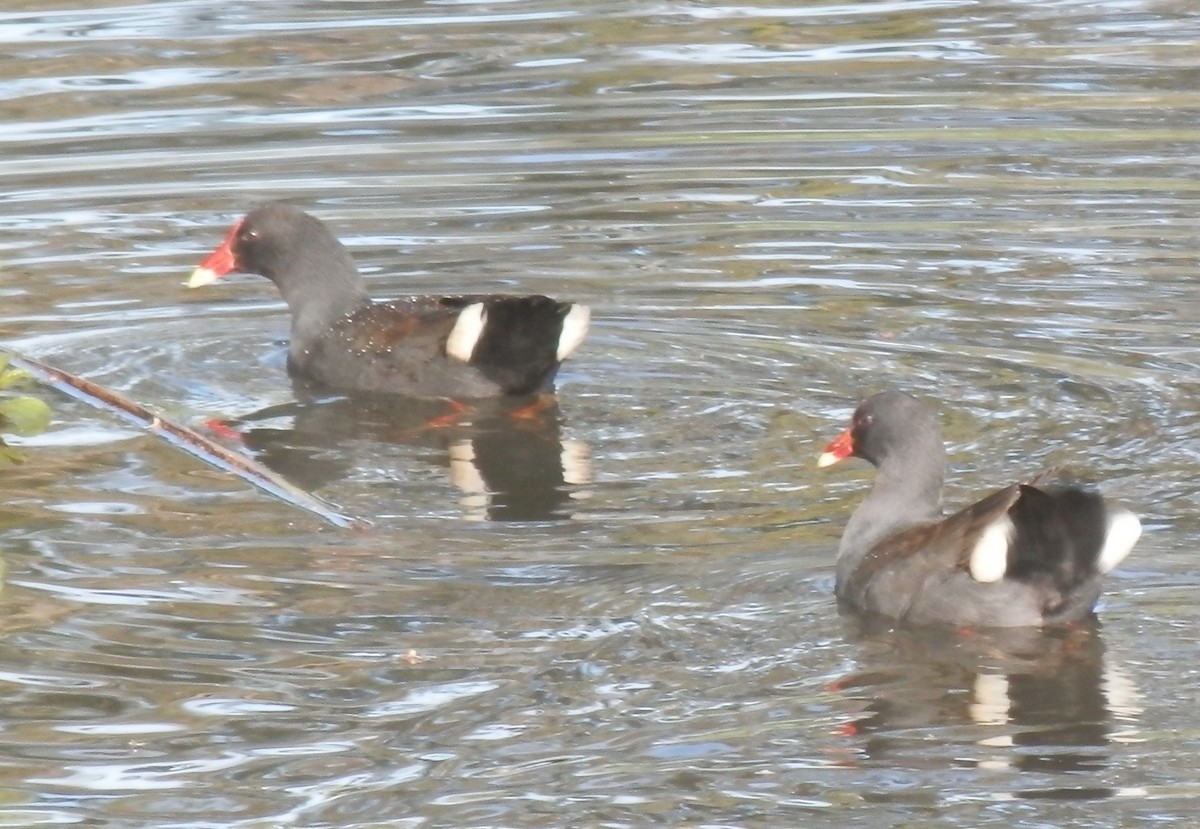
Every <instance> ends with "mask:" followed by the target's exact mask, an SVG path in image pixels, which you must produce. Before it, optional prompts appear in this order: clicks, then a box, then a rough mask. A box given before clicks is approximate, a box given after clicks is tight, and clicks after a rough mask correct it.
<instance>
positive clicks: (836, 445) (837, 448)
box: [817, 429, 854, 466]
mask: <svg viewBox="0 0 1200 829" xmlns="http://www.w3.org/2000/svg"><path fill="white" fill-rule="evenodd" d="M853 454H854V436H853V435H852V434H851V433H850V430H849V429H847V430H846V431H844V432H842V433H841V434H840V435H838V436H837V437H835V438H834V439H833V440H831V441H830V442H829V445H828V446H826V447H825V451H824V452H822V453H821V457H819V458H817V466H832V465H833V464H835V463H837V462H838V461H844V460H846V458H848V457H850V456H851V455H853Z"/></svg>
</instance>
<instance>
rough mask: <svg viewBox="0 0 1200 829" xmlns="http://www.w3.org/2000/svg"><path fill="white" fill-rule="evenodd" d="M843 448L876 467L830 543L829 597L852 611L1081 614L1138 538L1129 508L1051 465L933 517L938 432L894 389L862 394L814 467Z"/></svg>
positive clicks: (956, 616)
mask: <svg viewBox="0 0 1200 829" xmlns="http://www.w3.org/2000/svg"><path fill="white" fill-rule="evenodd" d="M852 455H853V456H855V457H859V458H862V459H863V460H866V461H868V462H870V463H871V464H873V465H874V466H875V468H876V470H877V471H876V475H875V483H874V485H873V486H872V487H871V491H870V493H869V494H868V495H867V497H866V499H865V500H864V501H863V502H862V504H860V505H859V507H858V509H856V510H855V511H854V514H853V515H852V516H850V521H849V522H848V523H847V524H846V529H845V531H844V532H843V533H842V540H841V543H840V544H839V546H838V554H837V579H836V588H835V592H836V593H837V597H838V600H839V601H840V602H841V603H842V604H843V605H845V606H848V607H850V608H853V609H856V610H860V611H866V612H868V613H872V614H877V615H880V616H884V617H888V618H891V619H896V620H900V621H903V622H908V623H911V624H915V625H959V626H968V627H974V626H978V627H1014V626H1020V625H1046V624H1061V623H1068V622H1074V621H1079V620H1082V619H1084V618H1087V617H1089V616H1090V615H1091V614H1092V610H1093V608H1094V606H1095V604H1096V601H1097V599H1098V598H1099V596H1100V581H1101V576H1102V574H1104V573H1107V572H1108V571H1109V570H1111V569H1112V568H1113V567H1115V566H1116V565H1117V564H1118V563H1120V562H1121V560H1122V559H1124V558H1125V556H1126V555H1128V554H1129V551H1130V550H1131V549H1132V548H1133V545H1134V543H1135V542H1136V541H1137V539H1138V536H1139V535H1141V531H1142V529H1141V523H1140V522H1139V521H1138V519H1137V516H1135V515H1134V514H1133V513H1132V512H1130V511H1129V510H1126V509H1123V508H1121V507H1117V506H1112V505H1108V504H1106V503H1105V502H1104V499H1103V498H1102V497H1101V496H1100V495H1099V494H1097V493H1096V492H1093V491H1090V490H1089V489H1085V488H1082V487H1080V486H1078V485H1076V484H1074V483H1071V482H1067V481H1065V480H1064V479H1061V476H1059V475H1058V474H1057V473H1055V472H1053V471H1051V472H1048V473H1045V474H1044V475H1042V476H1040V477H1039V478H1037V479H1035V480H1033V481H1030V482H1029V483H1015V484H1011V485H1010V486H1007V487H1005V488H1004V489H1001V490H1000V491H998V492H994V493H992V494H991V495H988V496H987V497H986V498H984V499H983V500H981V501H978V502H976V503H974V504H972V505H971V506H969V507H967V508H965V509H963V510H960V511H959V512H956V513H954V514H953V515H951V516H949V517H943V516H942V503H941V501H942V479H943V477H944V476H945V472H946V451H945V448H944V447H943V445H942V436H941V430H940V428H939V427H938V423H937V420H936V419H935V418H934V416H933V413H932V412H930V411H929V409H928V408H926V407H925V406H924V405H923V404H922V403H921V402H919V401H918V400H917V399H916V398H913V397H910V396H909V395H907V394H903V393H901V392H894V391H893V392H883V393H881V394H876V395H874V396H873V397H869V398H867V399H866V400H865V401H863V403H862V404H861V405H860V406H859V407H858V409H857V410H856V411H855V412H854V417H853V419H852V420H851V422H850V425H849V427H848V428H847V429H846V430H845V431H844V432H842V434H840V435H839V436H838V437H837V438H835V439H834V440H833V441H832V442H831V443H830V444H829V446H827V447H826V448H825V452H824V454H822V455H821V457H820V460H819V461H818V465H819V466H829V465H830V464H834V463H837V462H838V461H841V460H844V459H845V458H848V457H850V456H852Z"/></svg>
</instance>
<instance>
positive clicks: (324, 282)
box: [188, 204, 590, 398]
mask: <svg viewBox="0 0 1200 829" xmlns="http://www.w3.org/2000/svg"><path fill="white" fill-rule="evenodd" d="M234 271H237V272H242V273H256V274H261V275H262V276H265V277H266V278H267V279H270V280H271V281H272V282H274V283H275V285H276V287H278V288H279V292H280V293H281V294H283V299H284V302H286V303H287V306H288V310H289V311H290V312H291V315H292V333H291V342H290V344H289V346H288V373H289V374H291V375H292V377H294V378H296V379H299V380H303V381H307V382H310V383H314V384H316V385H318V386H324V387H327V388H330V389H339V390H343V391H351V392H394V393H399V394H407V395H413V396H421V397H454V398H473V397H475V398H478V397H496V396H499V395H505V394H531V393H534V392H538V391H543V390H548V389H549V388H551V387H552V385H553V382H554V375H555V374H556V373H557V371H558V367H559V364H560V363H562V361H563V360H564V359H566V357H567V356H568V355H569V354H571V352H573V351H574V350H575V349H576V347H578V346H579V344H580V343H581V342H583V338H584V336H585V335H586V334H587V329H588V321H589V317H590V313H589V311H588V308H587V306H585V305H574V304H571V303H567V302H557V301H555V300H553V299H550V298H548V297H544V296H505V295H495V296H449V297H410V298H407V299H398V300H392V301H390V302H372V301H371V299H370V298H369V297H368V296H367V288H366V285H365V284H364V282H363V279H362V277H361V276H360V275H359V273H358V269H357V268H356V267H355V266H354V260H352V259H351V258H350V253H349V251H347V250H346V248H345V247H344V246H343V245H342V243H341V242H339V241H338V240H337V239H336V238H335V237H334V235H333V234H332V233H331V232H330V231H329V229H328V228H327V227H326V226H325V225H324V224H322V223H321V221H320V220H318V219H316V218H314V217H312V216H310V215H308V214H307V213H304V212H303V211H300V210H297V209H296V208H294V207H289V206H287V205H284V204H267V205H264V206H263V207H259V208H257V209H255V210H253V211H252V212H250V213H249V214H248V215H247V216H246V217H245V218H244V219H242V220H241V221H240V222H238V223H237V224H236V225H234V226H233V228H232V229H231V230H230V231H229V234H228V235H227V236H226V237H225V241H223V242H222V243H221V245H220V247H218V248H217V249H216V250H214V251H213V252H212V253H211V254H209V256H208V257H207V258H206V259H205V260H204V261H203V262H201V263H200V267H198V268H196V270H195V271H194V272H193V273H192V278H191V279H190V280H189V281H188V287H189V288H195V287H198V286H200V285H208V284H211V283H212V282H215V281H216V280H217V279H220V278H221V277H222V276H224V275H225V274H227V273H231V272H234Z"/></svg>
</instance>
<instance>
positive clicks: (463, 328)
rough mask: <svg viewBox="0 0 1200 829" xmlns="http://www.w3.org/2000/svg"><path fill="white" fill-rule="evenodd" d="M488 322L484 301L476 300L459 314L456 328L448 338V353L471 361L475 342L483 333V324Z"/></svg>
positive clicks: (465, 360)
mask: <svg viewBox="0 0 1200 829" xmlns="http://www.w3.org/2000/svg"><path fill="white" fill-rule="evenodd" d="M486 322H487V309H486V308H484V307H483V303H482V302H474V303H472V304H470V305H468V306H467V307H466V308H464V309H462V311H460V312H459V314H458V319H457V320H455V321H454V328H452V329H451V330H450V336H449V337H447V338H446V353H447V354H449V355H450V356H451V357H453V358H454V359H456V360H461V361H462V362H464V363H469V362H471V355H472V354H473V353H474V352H475V344H476V343H478V342H479V337H480V335H482V334H483V326H484V324H485V323H486Z"/></svg>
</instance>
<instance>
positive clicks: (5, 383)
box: [0, 357, 33, 389]
mask: <svg viewBox="0 0 1200 829" xmlns="http://www.w3.org/2000/svg"><path fill="white" fill-rule="evenodd" d="M4 359H5V362H6V363H7V361H8V358H7V357H5V358H4ZM32 379H33V375H31V374H30V373H29V372H28V371H22V370H21V369H19V368H11V367H9V366H7V365H6V366H5V367H4V368H3V369H0V389H7V388H8V387H9V386H15V385H17V384H18V383H28V382H29V381H30V380H32Z"/></svg>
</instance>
